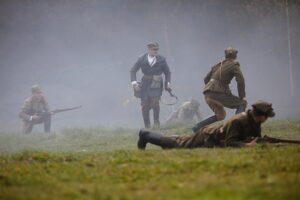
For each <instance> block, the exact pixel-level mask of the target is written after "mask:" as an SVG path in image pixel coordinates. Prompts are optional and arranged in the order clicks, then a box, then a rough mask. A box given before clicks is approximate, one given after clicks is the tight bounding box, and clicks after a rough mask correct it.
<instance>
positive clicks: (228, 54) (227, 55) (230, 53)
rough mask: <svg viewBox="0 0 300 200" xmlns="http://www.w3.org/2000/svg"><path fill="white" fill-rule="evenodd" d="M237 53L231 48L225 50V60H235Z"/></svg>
mask: <svg viewBox="0 0 300 200" xmlns="http://www.w3.org/2000/svg"><path fill="white" fill-rule="evenodd" d="M237 53H238V51H237V50H236V49H235V48H233V47H228V48H226V49H225V58H236V56H237Z"/></svg>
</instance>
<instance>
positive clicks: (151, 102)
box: [141, 96, 160, 128]
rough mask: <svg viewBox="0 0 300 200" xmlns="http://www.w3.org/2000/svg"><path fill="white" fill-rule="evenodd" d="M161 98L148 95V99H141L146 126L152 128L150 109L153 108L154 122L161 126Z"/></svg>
mask: <svg viewBox="0 0 300 200" xmlns="http://www.w3.org/2000/svg"><path fill="white" fill-rule="evenodd" d="M159 100H160V96H157V97H148V98H147V99H142V100H141V106H142V115H143V119H144V124H145V128H150V125H151V123H150V110H151V109H153V119H154V124H155V125H157V126H159V124H160V122H159V112H160V106H159Z"/></svg>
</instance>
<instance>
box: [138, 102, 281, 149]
mask: <svg viewBox="0 0 300 200" xmlns="http://www.w3.org/2000/svg"><path fill="white" fill-rule="evenodd" d="M274 116H275V113H274V112H273V108H272V104H270V103H268V102H265V101H257V102H256V103H254V104H253V105H252V109H249V110H247V111H246V112H242V113H240V114H237V115H235V116H234V117H232V118H231V119H230V120H228V121H227V122H225V123H223V124H212V125H208V126H205V127H202V128H201V129H200V130H199V131H198V132H197V133H194V134H192V135H189V136H163V135H161V134H159V133H153V132H149V131H146V130H141V131H140V133H139V140H138V148H139V149H145V148H146V145H147V143H151V144H154V145H157V146H160V147H162V148H163V149H169V148H199V147H242V146H249V145H254V144H256V140H252V141H251V142H246V140H247V139H249V138H251V137H261V124H262V123H263V122H265V121H266V120H267V119H268V117H274Z"/></svg>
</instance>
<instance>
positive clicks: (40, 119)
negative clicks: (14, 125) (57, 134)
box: [19, 85, 51, 134]
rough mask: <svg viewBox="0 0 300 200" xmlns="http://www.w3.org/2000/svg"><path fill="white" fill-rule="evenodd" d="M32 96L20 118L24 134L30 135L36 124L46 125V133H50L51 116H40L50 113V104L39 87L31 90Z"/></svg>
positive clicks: (22, 110)
mask: <svg viewBox="0 0 300 200" xmlns="http://www.w3.org/2000/svg"><path fill="white" fill-rule="evenodd" d="M31 91H32V96H31V97H29V98H27V99H26V100H25V102H24V104H23V106H22V108H21V111H20V113H19V117H20V118H21V119H22V120H23V126H22V133H25V134H28V133H30V132H31V131H32V128H33V126H34V125H35V124H41V123H44V130H45V132H50V127H51V114H48V115H40V114H41V113H43V112H47V113H48V112H50V111H49V106H48V103H47V101H46V99H45V97H44V96H43V94H42V91H41V89H40V87H39V86H38V85H33V86H32V88H31Z"/></svg>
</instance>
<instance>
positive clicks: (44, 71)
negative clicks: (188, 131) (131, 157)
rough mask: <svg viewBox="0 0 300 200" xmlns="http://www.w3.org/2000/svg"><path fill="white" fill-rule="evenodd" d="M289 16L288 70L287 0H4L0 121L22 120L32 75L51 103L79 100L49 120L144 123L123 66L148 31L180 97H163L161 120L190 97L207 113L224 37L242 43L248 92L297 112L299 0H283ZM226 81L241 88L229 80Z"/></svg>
mask: <svg viewBox="0 0 300 200" xmlns="http://www.w3.org/2000/svg"><path fill="white" fill-rule="evenodd" d="M261 2H264V3H261ZM289 19H290V40H291V52H292V54H291V56H292V60H291V61H292V62H291V63H292V76H291V75H290V70H289V57H288V31H287V23H286V4H285V1H279V0H265V1H259V0H253V1H238V0H228V1H222V0H210V1H209V0H206V1H205V0H203V1H196V0H165V1H162V0H153V1H146V0H101V1H100V0H99V1H97V0H89V1H80V0H56V1H53V0H44V1H38V0H1V1H0V89H1V96H0V130H1V131H7V130H19V126H20V124H21V120H20V119H19V118H18V112H19V109H20V107H21V105H22V104H23V101H24V100H25V98H27V97H29V96H30V95H31V91H30V88H31V85H33V84H39V85H40V86H41V88H42V90H43V92H44V95H45V97H46V98H47V100H48V102H49V104H50V107H51V108H52V109H55V108H64V107H72V106H76V105H82V106H83V107H82V108H81V109H80V110H76V111H70V112H66V113H61V114H57V115H55V116H54V118H53V126H54V129H55V128H58V127H64V126H74V125H75V126H94V125H98V124H102V125H106V126H126V127H142V126H143V122H142V116H141V112H140V102H139V101H138V100H137V99H135V98H133V93H132V88H131V84H130V78H129V70H130V68H131V67H132V66H133V64H134V63H135V62H136V60H137V59H138V56H139V55H141V54H142V53H144V52H146V44H147V43H148V42H151V41H158V43H159V44H160V53H161V54H162V55H164V56H165V57H166V59H167V62H168V64H169V66H170V69H171V72H172V88H173V91H174V93H176V95H177V96H178V97H179V98H180V102H179V103H178V104H177V105H176V106H173V107H172V106H163V105H162V106H161V121H162V122H164V120H165V118H166V117H167V116H168V115H169V114H170V113H171V112H172V111H173V109H175V108H176V107H178V106H179V105H180V103H182V102H184V101H186V100H189V98H190V97H194V98H197V99H198V100H199V101H200V104H201V106H200V109H201V111H202V115H203V116H204V117H205V116H208V115H211V114H212V111H211V110H210V109H209V108H208V106H207V105H206V103H205V102H204V99H203V95H202V89H203V87H204V82H203V78H204V76H205V75H206V74H207V72H208V71H209V70H210V68H211V66H213V65H214V64H216V63H217V62H219V61H221V60H222V59H223V57H224V49H225V48H226V47H228V46H233V47H235V48H237V49H238V51H239V53H238V61H239V63H240V65H241V70H242V71H243V73H244V76H245V80H246V96H247V99H248V102H249V103H250V104H251V103H253V102H254V101H256V100H258V99H264V100H267V101H270V102H272V103H273V105H274V108H275V111H276V113H277V116H276V118H299V117H300V107H299V104H300V98H299V97H300V89H299V87H297V86H299V83H300V78H299V77H300V67H299V64H298V63H299V62H300V53H299V52H300V38H299V35H300V3H299V1H296V0H295V1H289ZM138 77H139V78H140V77H141V73H139V74H138ZM291 78H292V81H293V82H292V83H293V85H294V91H292V89H291V81H290V80H291ZM231 88H232V89H233V93H235V94H237V92H236V84H235V80H233V82H232V84H231ZM292 93H293V96H292ZM164 95H166V94H164ZM166 98H167V95H166ZM249 106H250V105H249ZM249 106H248V107H249ZM230 115H232V112H228V116H230Z"/></svg>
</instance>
